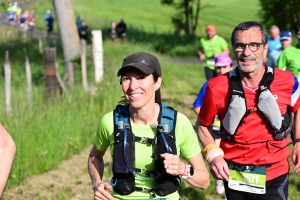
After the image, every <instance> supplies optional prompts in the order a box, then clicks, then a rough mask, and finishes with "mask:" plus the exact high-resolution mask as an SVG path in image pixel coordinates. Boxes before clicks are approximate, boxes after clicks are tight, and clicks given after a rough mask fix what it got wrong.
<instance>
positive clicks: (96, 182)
mask: <svg viewBox="0 0 300 200" xmlns="http://www.w3.org/2000/svg"><path fill="white" fill-rule="evenodd" d="M104 154H105V151H104V152H103V151H99V150H98V149H97V148H96V147H95V145H94V146H93V148H92V150H91V152H90V155H89V158H88V170H89V174H90V177H91V180H92V188H93V190H94V199H98V198H100V199H114V198H113V197H112V196H111V194H110V193H109V192H107V190H111V186H110V185H109V184H108V183H104V182H102V177H103V171H104V161H103V156H104Z"/></svg>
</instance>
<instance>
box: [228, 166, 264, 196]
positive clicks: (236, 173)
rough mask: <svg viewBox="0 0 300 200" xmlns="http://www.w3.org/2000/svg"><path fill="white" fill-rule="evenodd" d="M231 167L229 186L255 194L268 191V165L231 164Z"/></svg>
mask: <svg viewBox="0 0 300 200" xmlns="http://www.w3.org/2000/svg"><path fill="white" fill-rule="evenodd" d="M230 165H232V166H230ZM229 169H230V176H229V181H228V187H229V188H230V189H233V190H237V191H242V192H249V193H254V194H265V193H266V169H267V167H266V166H246V165H239V166H233V164H229Z"/></svg>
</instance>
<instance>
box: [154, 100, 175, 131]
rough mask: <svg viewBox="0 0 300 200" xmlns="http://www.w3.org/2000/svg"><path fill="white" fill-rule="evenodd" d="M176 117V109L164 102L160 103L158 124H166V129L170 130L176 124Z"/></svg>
mask: <svg viewBox="0 0 300 200" xmlns="http://www.w3.org/2000/svg"><path fill="white" fill-rule="evenodd" d="M176 117H177V111H176V110H175V109H174V108H172V107H170V106H167V105H165V104H161V113H160V119H159V122H158V123H159V124H160V125H161V126H163V127H164V126H165V125H167V127H168V129H169V130H168V131H169V132H172V131H173V130H174V128H175V126H176Z"/></svg>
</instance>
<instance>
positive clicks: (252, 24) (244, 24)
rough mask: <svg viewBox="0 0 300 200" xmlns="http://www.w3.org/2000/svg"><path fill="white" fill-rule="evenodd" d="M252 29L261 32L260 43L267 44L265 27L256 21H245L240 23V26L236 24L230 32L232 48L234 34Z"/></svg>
mask: <svg viewBox="0 0 300 200" xmlns="http://www.w3.org/2000/svg"><path fill="white" fill-rule="evenodd" d="M252 27H258V28H259V30H260V31H261V35H262V43H264V44H267V43H268V33H267V30H266V29H265V27H264V26H263V25H262V24H261V23H259V22H256V21H247V22H242V23H240V24H238V25H237V26H236V27H235V28H234V29H233V31H232V34H231V45H232V46H233V45H234V43H235V41H234V40H235V33H236V32H237V31H239V30H248V29H250V28H252Z"/></svg>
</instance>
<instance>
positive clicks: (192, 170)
mask: <svg viewBox="0 0 300 200" xmlns="http://www.w3.org/2000/svg"><path fill="white" fill-rule="evenodd" d="M190 174H191V176H193V175H194V168H193V167H192V166H191V167H190Z"/></svg>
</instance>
